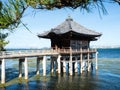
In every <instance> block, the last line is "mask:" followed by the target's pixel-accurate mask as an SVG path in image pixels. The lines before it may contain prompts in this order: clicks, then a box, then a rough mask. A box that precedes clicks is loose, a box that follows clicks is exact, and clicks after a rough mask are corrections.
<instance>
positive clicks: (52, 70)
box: [51, 57, 54, 73]
mask: <svg viewBox="0 0 120 90" xmlns="http://www.w3.org/2000/svg"><path fill="white" fill-rule="evenodd" d="M51 72H52V73H53V72H54V57H52V58H51Z"/></svg>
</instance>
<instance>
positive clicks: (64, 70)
mask: <svg viewBox="0 0 120 90" xmlns="http://www.w3.org/2000/svg"><path fill="white" fill-rule="evenodd" d="M63 72H64V73H65V72H66V62H65V60H63Z"/></svg>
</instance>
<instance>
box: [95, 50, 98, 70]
mask: <svg viewBox="0 0 120 90" xmlns="http://www.w3.org/2000/svg"><path fill="white" fill-rule="evenodd" d="M95 61H96V67H95V68H96V70H98V52H97V51H96V53H95Z"/></svg>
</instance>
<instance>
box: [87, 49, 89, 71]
mask: <svg viewBox="0 0 120 90" xmlns="http://www.w3.org/2000/svg"><path fill="white" fill-rule="evenodd" d="M87 53H88V55H87V59H88V61H87V69H88V71H90V63H89V62H90V52H89V48H88V51H87Z"/></svg>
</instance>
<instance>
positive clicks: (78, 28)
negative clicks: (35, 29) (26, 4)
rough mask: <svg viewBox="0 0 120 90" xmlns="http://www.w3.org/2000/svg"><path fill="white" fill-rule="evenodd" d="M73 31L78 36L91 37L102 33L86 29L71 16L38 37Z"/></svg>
mask: <svg viewBox="0 0 120 90" xmlns="http://www.w3.org/2000/svg"><path fill="white" fill-rule="evenodd" d="M69 32H73V33H76V35H78V36H79V35H80V36H91V37H99V36H101V35H102V34H101V33H98V32H95V31H93V30H90V29H87V28H85V27H84V26H82V25H80V24H78V23H76V22H75V21H73V19H72V18H70V17H69V18H67V19H66V20H65V21H64V22H63V23H62V24H60V25H58V26H57V27H55V28H52V29H51V30H50V31H47V32H44V33H42V34H39V35H38V37H41V38H51V37H50V34H51V33H54V34H56V35H63V34H64V35H65V34H66V33H69Z"/></svg>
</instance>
